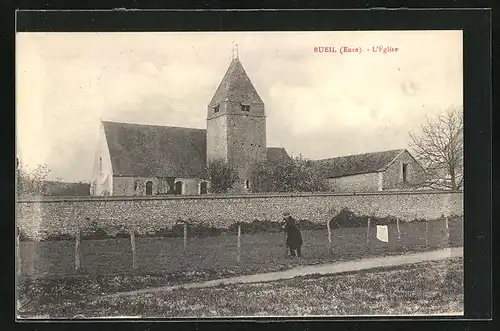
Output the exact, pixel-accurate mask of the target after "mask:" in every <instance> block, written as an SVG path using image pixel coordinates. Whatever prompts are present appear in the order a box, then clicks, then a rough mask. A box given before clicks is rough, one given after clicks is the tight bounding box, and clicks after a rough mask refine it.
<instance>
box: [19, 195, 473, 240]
mask: <svg viewBox="0 0 500 331" xmlns="http://www.w3.org/2000/svg"><path fill="white" fill-rule="evenodd" d="M343 208H349V209H350V210H351V211H353V212H354V213H356V214H358V215H373V216H378V217H387V216H392V217H398V218H400V219H403V220H408V221H411V220H414V219H427V220H433V219H438V218H440V217H441V215H458V216H462V215H463V193H462V192H437V191H427V192H424V191H420V192H378V193H364V194H363V193H358V194H334V193H330V194H325V193H322V194H303V195H287V194H266V195H257V194H251V195H239V196H236V195H227V196H223V195H219V196H214V195H199V196H189V197H182V196H153V197H128V198H125V197H123V198H117V197H87V198H52V199H42V200H38V201H18V202H17V204H16V219H17V224H18V226H19V227H20V229H21V230H22V231H23V233H25V234H26V235H27V236H28V237H32V238H45V237H46V236H47V235H48V234H51V233H58V234H74V233H75V231H76V225H77V224H78V222H80V224H81V225H82V226H83V227H85V226H86V224H87V223H89V222H92V221H96V222H98V223H100V226H102V227H104V228H113V227H118V226H126V227H133V228H134V229H135V230H136V231H137V232H138V233H139V234H147V233H154V232H155V231H157V230H159V229H163V228H165V227H169V228H171V227H173V226H174V225H175V223H176V222H177V221H178V220H179V219H182V220H187V221H191V222H199V223H202V224H204V225H206V226H214V227H217V228H228V227H230V226H231V225H232V224H234V223H236V222H252V221H254V220H256V219H258V220H274V221H278V220H281V218H282V213H283V212H284V211H289V212H290V213H292V215H294V216H295V217H296V218H297V219H308V220H310V221H312V222H321V223H324V222H326V220H327V219H331V218H332V217H333V216H334V215H336V214H337V213H338V212H339V211H340V210H341V209H343ZM87 218H88V219H87Z"/></svg>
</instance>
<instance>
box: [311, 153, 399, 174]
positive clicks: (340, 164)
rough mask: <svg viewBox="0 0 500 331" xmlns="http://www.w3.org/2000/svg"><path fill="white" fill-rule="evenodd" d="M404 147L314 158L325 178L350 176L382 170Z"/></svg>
mask: <svg viewBox="0 0 500 331" xmlns="http://www.w3.org/2000/svg"><path fill="white" fill-rule="evenodd" d="M404 151H405V150H404V149H394V150H388V151H382V152H374V153H365V154H357V155H348V156H341V157H334V158H330V159H323V160H316V161H315V163H316V165H317V166H318V167H319V168H320V169H321V170H322V171H323V172H324V174H325V176H326V177H327V178H335V177H343V176H351V175H357V174H364V173H371V172H378V171H381V170H384V169H385V168H386V167H387V166H388V165H389V164H390V163H392V161H393V160H394V159H395V158H396V157H397V156H399V155H400V154H401V153H402V152H404Z"/></svg>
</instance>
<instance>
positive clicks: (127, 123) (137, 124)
mask: <svg viewBox="0 0 500 331" xmlns="http://www.w3.org/2000/svg"><path fill="white" fill-rule="evenodd" d="M101 122H103V123H114V124H125V125H136V126H156V127H161V128H172V129H189V130H200V131H206V130H207V129H200V128H189V127H185V126H178V125H159V124H141V123H129V122H116V121H101Z"/></svg>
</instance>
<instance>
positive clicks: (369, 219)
mask: <svg viewBox="0 0 500 331" xmlns="http://www.w3.org/2000/svg"><path fill="white" fill-rule="evenodd" d="M370 223H371V218H370V217H368V226H367V228H366V243H367V244H368V243H369V242H370Z"/></svg>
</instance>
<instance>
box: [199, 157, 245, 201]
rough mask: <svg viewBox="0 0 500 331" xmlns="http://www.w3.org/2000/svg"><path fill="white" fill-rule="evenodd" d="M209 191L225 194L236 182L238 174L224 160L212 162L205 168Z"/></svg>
mask: <svg viewBox="0 0 500 331" xmlns="http://www.w3.org/2000/svg"><path fill="white" fill-rule="evenodd" d="M207 174H208V179H209V180H210V189H211V191H212V192H213V193H226V192H227V191H228V190H229V189H231V188H232V187H233V185H234V183H235V182H236V181H237V180H238V174H237V173H236V171H235V170H234V169H233V167H231V166H230V165H229V164H228V163H227V162H225V161H224V160H212V161H210V162H209V163H208V166H207Z"/></svg>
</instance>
